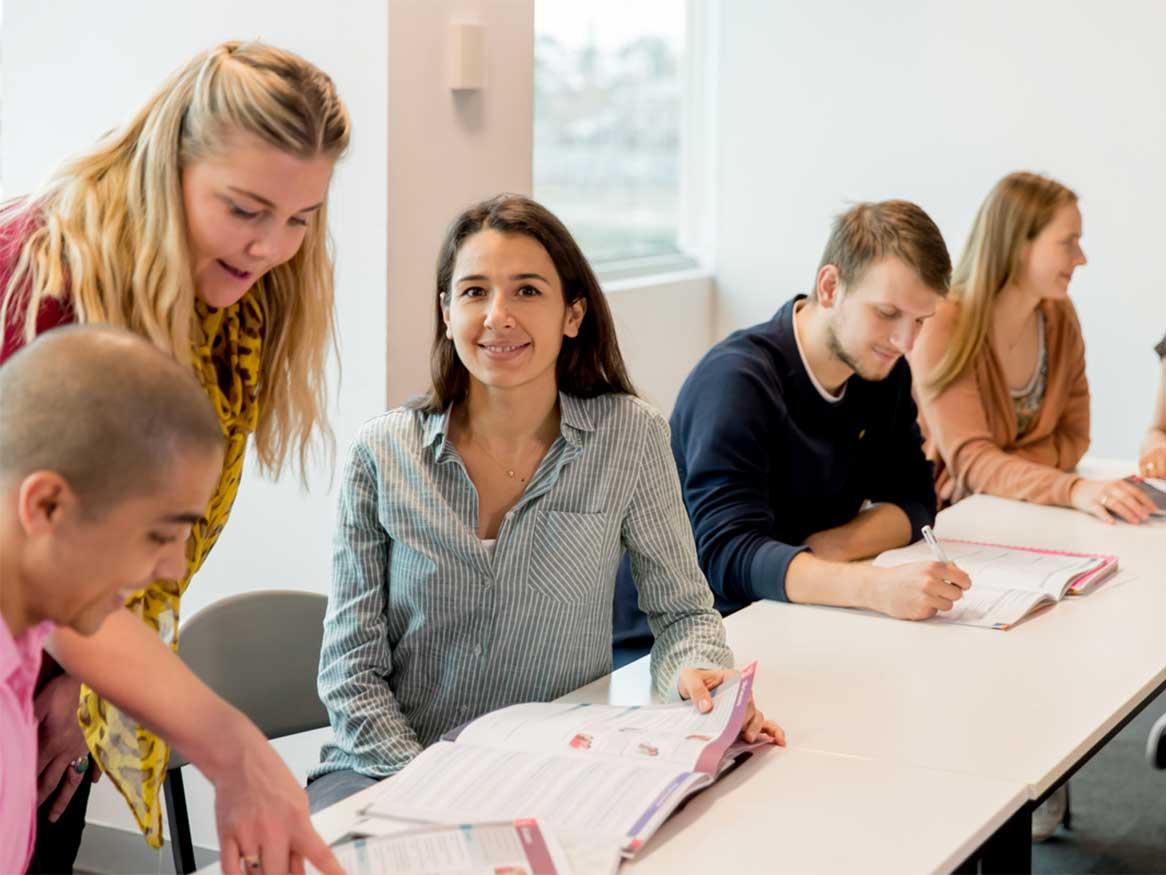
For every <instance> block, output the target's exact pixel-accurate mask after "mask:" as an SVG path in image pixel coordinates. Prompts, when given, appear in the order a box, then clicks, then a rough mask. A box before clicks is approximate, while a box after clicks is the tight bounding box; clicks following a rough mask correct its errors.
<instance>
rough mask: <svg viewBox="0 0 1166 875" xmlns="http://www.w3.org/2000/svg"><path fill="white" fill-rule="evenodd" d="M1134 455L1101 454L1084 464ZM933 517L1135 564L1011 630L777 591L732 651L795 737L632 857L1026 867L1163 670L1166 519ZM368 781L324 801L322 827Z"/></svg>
mask: <svg viewBox="0 0 1166 875" xmlns="http://www.w3.org/2000/svg"><path fill="white" fill-rule="evenodd" d="M1128 467H1129V466H1128V465H1127V464H1123V463H1106V462H1104V461H1102V462H1098V461H1096V460H1095V461H1094V462H1093V463H1092V464H1091V466H1090V470H1089V474H1090V476H1121V475H1122V474H1124V473H1126V469H1127V468H1128ZM936 530H937V532H938V534H939V535H940V536H941V537H960V538H969V539H975V540H989V541H997V542H1002V543H1013V544H1021V545H1026V546H1038V547H1047V548H1051V549H1077V550H1089V551H1095V552H1112V553H1117V554H1118V555H1119V556H1120V560H1121V567H1122V569H1123V572H1122V573H1123V575H1129V576H1132V578H1133V579H1128V580H1126V579H1123V580H1117V581H1114V585H1110V584H1105V585H1103V586H1102V587H1101V588H1099V589H1098V591H1096V592H1094V593H1092V594H1090V595H1087V596H1084V597H1081V598H1079V599H1075V600H1068V601H1065V602H1062V603H1061V604H1059V605H1057V606H1056V607H1055V608H1053V609H1051V610H1049V611H1046V612H1043V613H1041V614H1040V615H1038V616H1036V617H1034V618H1032V619H1030V620H1027V621H1025V622H1023V623H1021V624H1019V625H1017V626H1015V627H1013V628H1012V629H1010V630H1008V631H996V630H989V629H977V628H971V627H965V626H957V625H952V624H946V623H941V622H936V621H928V622H923V623H910V622H904V621H897V620H892V619H889V618H886V617H883V616H880V615H876V614H871V613H866V612H861V611H853V610H845V609H831V608H821V607H810V606H801V605H785V604H777V603H773V602H759V603H757V604H754V605H751V606H750V607H749V608H747V609H745V610H743V611H740V612H739V613H737V614H734V615H733V616H732V617H729V618H728V619H727V620H726V628H727V630H728V636H729V643H730V645H731V646H732V647H733V650H734V652H735V653H736V656H737V659H738V662H739V664H744V663H746V662H748V661H750V660H753V659H756V660H757V661H758V662H759V671H758V674H757V676H756V679H755V683H754V689H755V695H756V699H757V701H758V703H759V704H760V705H761V707H762V708H763V709H764V710H765V711H766V713H767V714H768V715H769V716H772V717H773V718H775V719H777V720H778V721H779V722H780V723H781V724H782V725H783V726H784V727H785V729H786V732H787V734H788V737H789V743H790V748H789V749H788V750H786V751H775V752H773V753H770V754H766V755H765V756H763V757H759V758H755V759H754V760H753V761H751V762H749V763H746V764H745V765H744V766H742V767H741V768H740V769H739V770H737V771H736V772H734V773H733V774H731V775H730V776H728V777H727V778H726V779H725V780H724V781H723V782H721V783H719V784H717V785H715V786H714V787H713V788H712V789H711V790H709V791H706V793H704V794H702V795H701V796H699V797H697V798H696V799H694V800H693V801H692V802H691V803H690V804H689V806H688V807H687V808H686V809H685V810H684V811H682V812H681V813H680V814H679V815H677V817H676V818H674V819H673V820H672V821H670V822H669V823H667V824H666V825H665V826H664V828H663V829H662V830H661V832H660V833H659V835H657V836H656V837H655V838H654V839H653V840H652V842H650V843H649V845H648V847H647V848H646V849H645V851H644V853H643V856H642V858H640V859H638V860H637V861H635V863H634V864H632V865H631V866H630V868H631V869H634V870H636V871H637V872H639V871H642V872H645V873H650V872H657V871H659V872H676V871H708V870H710V869H714V868H716V869H725V870H727V871H732V870H733V869H736V870H738V871H757V870H759V869H767V868H771V867H772V868H774V869H789V870H798V871H826V872H829V871H854V870H860V869H861V870H863V871H866V870H887V871H891V870H895V871H947V870H951V869H952V868H955V867H957V866H959V865H960V864H961V863H962V862H963V861H965V860H967V859H968V858H969V857H970V856H971V855H973V854H977V853H978V852H979V851H978V849H980V850H982V849H983V848H982V846H984V843H985V842H987V845H986V847H988V848H989V851H988V853H989V854H1001V855H1002V856H1001V857H997V858H996V859H995V861H994V862H995V865H996V866H997V867H1000V868H1004V869H1017V870H1019V869H1023V868H1024V867H1025V866H1027V865H1030V858H1029V853H1030V845H1029V837H1028V829H1029V823H1030V818H1031V811H1032V808H1033V807H1034V805H1035V804H1036V803H1037V802H1039V801H1040V800H1041V799H1042V798H1043V797H1044V796H1045V795H1047V794H1048V792H1050V791H1051V790H1052V789H1053V788H1054V787H1056V786H1057V785H1058V784H1059V783H1060V782H1062V781H1063V780H1064V779H1065V778H1066V777H1067V776H1068V775H1069V774H1071V772H1072V771H1074V770H1075V769H1076V768H1078V767H1079V766H1080V765H1081V764H1082V763H1083V762H1084V761H1085V760H1087V759H1088V757H1089V756H1091V755H1092V753H1094V752H1095V751H1096V750H1097V749H1098V748H1099V747H1100V746H1101V745H1102V744H1104V742H1105V741H1106V740H1108V738H1109V737H1111V736H1112V735H1113V734H1114V733H1115V732H1116V731H1117V730H1118V729H1120V728H1121V726H1122V725H1124V723H1125V722H1127V721H1128V720H1129V719H1130V718H1131V717H1132V716H1133V715H1134V714H1136V712H1137V711H1138V710H1140V708H1141V707H1142V706H1144V705H1145V704H1146V702H1148V701H1149V699H1150V698H1151V697H1152V696H1153V695H1154V694H1155V693H1156V692H1157V691H1158V690H1160V689H1162V687H1163V685H1164V684H1166V521H1164V520H1156V521H1154V522H1151V523H1150V524H1147V525H1145V526H1141V527H1133V526H1127V525H1124V524H1118V525H1115V526H1106V525H1105V524H1103V523H1101V522H1099V521H1097V520H1094V519H1092V518H1090V517H1088V516H1086V515H1085V514H1082V513H1078V512H1075V511H1070V510H1064V509H1058V508H1046V507H1039V506H1035V505H1028V504H1022V503H1018V502H1009V501H1004V500H1001V499H996V498H991V497H987V496H976V497H973V498H969V499H966V500H964V501H962V502H960V503H959V504H958V505H957V506H956V507H954V508H950V509H948V510H946V511H944V512H943V513H942V514H941V515H940V518H939V520H938V522H937V525H936ZM648 690H649V684H648V660H647V659H643V660H640V661H638V662H636V663H633V664H631V665H629V666H626V667H625V668H623V669H621V670H620V671H618V672H616V673H615V674H613V675H611V676H608V677H606V678H601V679H600V680H598V681H596V682H595V683H593V684H590V685H588V686H587V687H584V688H583V689H581V690H579V691H577V692H575V693H573V694H571V695H570V696H568V697H567V698H568V699H573V700H577V701H593V702H605V701H606V702H612V703H622V704H633V703H641V702H644V701H646V700H647V698H648ZM375 792H376V788H371V789H370V790H367V791H365V792H364V793H362V794H359V795H357V796H354V797H352V798H351V799H348V800H345V801H344V802H341V803H339V804H338V805H336V806H333V807H332V808H330V809H329V810H327V811H325V812H322V813H321V814H319V815H317V816H316V818H315V823H316V825H317V828H318V829H319V830H320V832H321V833H322V834H323V835H324V837H325V839H327V840H328V841H334V840H336V839H337V838H339V837H341V836H342V835H344V833H346V832H347V831H348V829H349V828H350V826H351V825H352V824H353V823H354V821H355V820H356V819H357V812H358V811H359V810H360V809H361V808H363V807H364V805H365V804H367V801H368V799H369V798H371V796H372V795H373V794H375ZM697 818H699V820H700V823H699V824H695V823H694V821H695V820H696V819H697ZM685 827H691V828H689V829H686V828H685ZM984 862H985V864H987V862H988V859H987V857H985V858H984Z"/></svg>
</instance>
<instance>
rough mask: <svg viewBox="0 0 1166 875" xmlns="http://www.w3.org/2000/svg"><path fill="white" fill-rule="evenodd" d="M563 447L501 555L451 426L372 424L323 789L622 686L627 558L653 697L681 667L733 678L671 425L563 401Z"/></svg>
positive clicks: (359, 450)
mask: <svg viewBox="0 0 1166 875" xmlns="http://www.w3.org/2000/svg"><path fill="white" fill-rule="evenodd" d="M559 406H560V414H561V416H560V419H561V423H562V425H561V432H560V435H559V436H558V437H557V438H556V439H555V442H554V443H553V444H552V445H551V448H550V450H548V452H547V454H546V456H545V457H544V458H543V460H542V463H541V464H540V465H539V467H538V470H537V471H536V472H535V474H534V476H533V477H532V478H531V480H530V483H528V484H527V487H526V490H525V492H524V493H523V495H522V497H521V498H520V499H519V500H518V502H517V503H516V504H515V505H514V507H513V508H512V509H511V510H510V512H509V513H507V514H506V516H505V519H504V521H503V523H502V526H501V528H500V530H499V532H498V540H497V544H496V546H495V547H494V550H493V552H492V553H491V551H490V550H488V549H487V547H486V545H484V544H483V543H482V541H481V540H480V539H479V538H478V495H477V491H476V489H475V488H474V484H473V482H472V481H471V480H470V478H469V475H468V474H467V473H466V469H465V466H464V464H463V463H462V460H461V457H460V456H459V454H458V451H457V448H456V447H454V445H453V444H452V443H451V442H450V441H449V434H448V425H449V414H448V411H447V412H446V413H444V414H426V413H422V412H420V411H416V410H410V409H397V410H393V411H390V412H388V413H386V414H384V415H382V416H380V417H378V418H376V419H374V420H372V421H371V422H369V423H367V424H366V425H365V426H364V427H363V429H362V430H361V432H360V434H359V435H358V437H357V439H356V441H355V443H354V445H353V447H352V450H351V452H350V454H349V457H348V461H347V464H346V466H345V470H344V478H343V484H342V490H341V495H340V507H339V511H338V514H337V522H336V534H335V540H334V547H333V550H334V555H333V574H332V592H331V596H330V598H329V600H328V613H327V617H326V619H325V621H324V642H323V648H322V651H321V654H320V677H319V687H320V697H321V699H323V701H324V704H325V705H327V707H328V712H329V715H330V717H331V722H332V728H333V730H334V731H335V740H334V742H333V743H331V744H328V745H325V747H324V749H323V754H322V758H323V762H322V764H321V765H320V766H319V767H318V768H317V769H316V770H315V772H314V774H316V775H319V774H324V773H326V772H330V771H335V770H339V769H355V770H357V771H359V772H361V773H363V774H366V775H371V776H375V777H384V776H387V775H391V774H393V773H394V772H396V771H398V770H399V769H401V768H402V767H403V766H404V765H405V764H406V763H407V762H408V761H409V760H410V759H411V758H412V757H414V756H416V755H417V754H418V753H419V752H420V751H421V749H422V748H423V747H424V746H425V745H428V744H430V743H432V742H433V741H436V740H437V739H438V738H439V737H440V736H441V735H442V734H443V733H444V732H446V731H448V730H450V729H452V728H454V727H456V726H458V725H459V724H461V723H463V722H465V721H467V720H470V719H472V718H474V717H477V716H478V715H480V714H484V713H486V712H488V711H492V710H494V709H496V708H501V707H504V706H506V705H511V704H514V703H517V702H529V701H547V700H550V699H554V698H556V697H558V696H561V695H563V694H565V693H568V692H570V691H571V690H574V689H576V688H578V687H580V686H582V685H583V684H586V683H589V682H590V681H593V680H595V679H596V678H598V677H602V676H603V675H605V674H607V673H609V672H610V671H611V622H612V621H611V610H612V592H613V589H614V586H615V577H616V569H617V567H618V565H619V561H620V557H621V555H622V553H623V552H624V551H625V550H626V551H627V552H628V553H629V554H630V555H631V559H632V569H633V574H634V577H635V580H636V583H637V586H638V589H639V593H640V605H641V607H642V608H643V610H644V611H645V612H646V613H647V615H648V619H649V622H650V624H651V626H652V631H653V632H654V633H655V636H656V643H655V646H654V647H653V649H652V679H653V688H654V692H655V694H656V696H657V697H659V698H662V699H675V698H676V696H677V693H676V685H677V681H678V679H679V674H680V671H681V669H682V668H686V667H697V668H714V667H729V666H731V665H732V654H731V653H730V651H729V649H728V647H727V646H726V645H725V634H724V627H723V626H722V625H721V619H720V616H719V615H718V614H717V612H716V611H715V610H714V608H713V599H712V594H711V592H710V590H709V588H708V584H707V582H706V581H705V578H704V576H703V575H702V573H701V570H700V567H699V566H698V564H697V560H696V549H695V546H694V544H693V539H692V530H691V528H690V526H689V522H688V516H687V515H686V513H685V510H684V504H683V502H682V500H681V497H680V484H679V479H678V477H677V474H676V465H675V462H674V461H673V459H672V451H671V449H670V447H669V440H668V424H667V422H666V421H665V420H664V418H663V417H662V416H660V414H659V413H657V412H656V411H655V410H653V409H652V408H651V407H649V406H648V405H646V404H644V403H643V402H642V401H640V400H638V399H636V398H633V397H631V396H627V395H616V394H611V395H604V396H600V397H598V398H591V399H581V398H575V397H572V396H569V395H563V394H561V395H560V396H559Z"/></svg>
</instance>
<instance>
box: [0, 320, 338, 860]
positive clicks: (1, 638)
mask: <svg viewBox="0 0 1166 875" xmlns="http://www.w3.org/2000/svg"><path fill="white" fill-rule="evenodd" d="M225 446H226V444H225V440H224V436H223V432H222V428H221V426H220V424H219V419H218V416H217V414H216V412H215V410H214V408H213V406H212V405H211V403H210V401H209V399H208V398H207V396H206V393H205V392H204V391H203V389H202V387H201V386H200V385H199V383H198V381H197V380H196V379H195V378H194V376H193V375H192V374H191V373H190V371H189V369H187V368H185V367H183V366H182V365H180V364H178V363H177V362H176V361H175V360H174V359H173V358H172V357H170V356H168V355H166V354H165V353H163V352H162V351H161V350H159V349H158V348H157V347H155V346H153V345H152V344H150V343H149V342H147V341H145V340H143V339H141V338H139V337H137V336H136V335H134V334H131V333H129V332H127V331H123V330H121V329H115V328H109V327H99V326H84V327H71V328H60V329H57V330H55V331H52V332H49V333H47V334H45V335H43V336H42V337H41V338H40V339H38V340H36V341H35V342H33V343H32V344H30V345H29V346H27V347H25V348H24V349H23V350H21V351H20V352H18V353H16V354H15V355H14V356H13V357H12V358H11V359H9V360H8V361H7V362H6V363H5V364H4V365H3V366H2V367H0V620H2V621H0V726H2V727H3V728H4V732H3V735H2V736H0V872H23V871H24V870H25V869H26V868H27V866H28V864H29V859H30V856H31V854H32V849H33V845H34V841H35V831H36V822H37V821H36V808H37V778H38V772H40V771H41V770H40V768H39V765H38V762H37V724H38V715H37V714H36V712H35V710H34V706H33V694H34V690H35V684H36V679H37V674H38V671H39V668H40V663H41V653H42V647H44V648H46V649H47V650H48V651H49V652H50V653H51V654H52V656H53V657H54V658H55V659H56V660H57V661H58V662H59V663H60V664H61V665H62V666H64V667H65V669H66V670H67V671H69V672H70V673H71V674H73V675H75V676H76V677H78V678H80V679H81V680H82V682H84V683H86V684H89V685H90V686H92V687H93V688H94V689H95V690H96V691H97V692H98V693H100V694H101V695H102V696H104V697H106V698H108V699H109V701H111V702H113V703H115V704H116V705H117V706H118V707H119V708H121V709H123V710H125V711H126V712H127V713H129V714H132V715H133V716H134V717H135V719H138V720H140V721H142V723H143V724H144V725H147V726H149V727H150V728H151V729H153V730H155V731H157V732H158V733H159V734H160V735H161V736H162V737H164V738H165V739H167V741H168V742H169V743H171V744H173V745H174V746H175V747H177V748H178V749H180V750H182V751H183V752H184V753H186V754H187V756H188V757H189V758H190V759H191V761H192V762H194V764H195V765H196V766H197V767H198V768H199V769H200V770H201V771H202V772H203V773H204V774H206V775H207V777H208V778H210V780H211V781H212V782H213V783H214V784H215V789H216V801H217V804H216V808H217V813H218V821H219V828H220V838H222V839H223V840H224V854H228V853H229V850H228V848H229V846H230V844H233V843H235V842H237V841H238V840H239V838H240V837H239V836H237V835H236V834H235V831H233V830H235V828H238V827H239V826H240V824H241V823H242V822H244V821H245V820H247V819H248V818H249V819H250V823H249V825H248V826H247V827H246V828H245V829H246V830H248V831H250V832H254V833H258V834H256V835H253V836H252V835H248V836H247V839H246V840H247V841H254V842H256V843H260V844H261V843H262V841H263V839H265V838H270V835H263V834H262V833H264V832H265V824H264V822H263V820H264V818H265V817H270V816H272V815H274V817H275V818H281V817H285V816H287V815H288V814H289V812H290V813H291V816H292V817H294V816H295V814H296V809H297V803H298V807H299V808H300V809H302V808H303V801H304V799H303V797H304V794H303V791H302V790H301V789H300V787H299V786H298V783H297V782H296V780H295V778H294V777H292V775H291V774H290V772H288V771H287V768H286V767H285V766H284V765H283V764H282V762H281V761H280V759H279V758H278V756H277V755H276V754H275V753H274V752H273V751H272V750H271V747H270V745H269V744H268V743H267V740H266V738H264V737H263V735H262V734H261V733H260V732H259V730H258V729H257V728H256V727H255V726H254V725H253V724H251V723H250V721H248V720H247V718H246V717H244V716H243V715H242V714H241V713H240V712H239V711H237V710H236V709H235V708H233V707H232V706H230V705H228V704H227V703H226V702H225V701H223V700H222V699H220V698H219V697H218V696H216V695H215V694H214V693H212V692H211V691H210V690H209V689H208V688H207V687H206V686H205V685H204V684H202V683H201V682H200V681H199V680H198V679H197V678H196V677H195V676H194V675H193V674H192V673H191V672H190V671H189V670H188V669H187V668H186V667H185V666H183V664H182V663H181V662H180V661H179V659H178V657H177V656H176V655H175V654H174V653H173V652H172V651H171V650H170V649H169V648H168V647H167V646H166V645H165V644H164V643H163V642H162V641H161V639H159V638H158V637H157V636H156V635H154V634H152V633H151V632H150V631H149V630H148V629H147V628H146V627H145V626H144V625H143V624H142V623H141V622H140V621H139V620H137V619H136V618H135V617H133V616H132V615H131V614H130V612H129V611H128V610H127V609H126V608H125V604H126V601H127V599H128V597H129V596H130V595H131V594H133V593H135V592H137V591H139V590H142V589H144V588H145V587H147V586H149V585H150V583H151V582H152V581H154V580H157V579H159V578H173V577H176V576H179V575H180V574H181V573H182V571H183V569H184V568H185V563H186V543H187V537H188V535H189V533H190V529H191V527H192V526H193V525H194V524H195V523H197V522H198V521H199V520H200V519H201V517H202V515H203V512H204V509H205V508H206V505H207V502H208V500H209V499H210V496H211V494H212V493H213V492H214V489H215V486H216V484H217V483H218V480H219V473H220V471H221V470H222V464H223V454H224V451H225ZM103 625H104V626H106V627H107V628H108V627H110V626H114V627H116V628H115V632H116V634H103V635H102V636H101V639H100V640H101V641H102V642H103V643H102V644H101V647H100V653H99V654H97V656H98V657H99V658H97V659H94V654H93V652H92V645H88V646H86V647H82V646H81V642H82V641H83V636H93V635H94V633H96V632H97V631H98V629H99V628H101V627H102V626H103ZM240 751H242V753H240ZM240 757H242V758H243V759H244V760H245V762H240ZM69 768H70V771H72V772H73V774H71V775H70V776H69V779H70V780H81V779H82V777H81V776H83V775H84V773H85V771H86V769H76V768H75V767H73V766H72V765H71V764H70V766H69ZM257 774H258V775H262V776H263V777H261V778H260V779H258V780H257V779H256V775H257ZM268 812H270V814H268ZM301 817H302V820H300V821H298V822H296V821H294V820H293V824H294V828H293V830H292V834H291V839H290V841H289V839H288V838H287V837H285V838H284V839H283V841H284V843H285V844H288V845H290V846H291V847H292V848H293V851H292V854H293V856H292V857H291V858H290V859H291V861H292V867H291V871H296V868H295V867H296V866H297V863H296V860H297V855H296V851H295V850H294V849H295V848H296V846H297V844H298V845H299V846H300V853H302V855H303V856H304V857H309V858H311V859H312V860H313V861H314V862H315V861H317V860H319V861H320V862H319V863H318V864H317V865H324V866H326V867H327V871H336V870H335V869H334V868H333V867H332V864H334V860H332V859H331V855H330V852H329V851H328V849H327V847H326V846H324V845H323V843H322V841H321V840H320V839H319V837H318V836H316V835H315V833H314V832H313V831H312V829H311V826H310V824H309V823H308V820H307V817H306V814H302V815H301ZM280 822H281V821H280V820H278V819H273V820H271V821H270V822H269V823H267V824H266V826H267V827H272V826H274V825H276V824H279V823H280ZM282 822H284V823H286V822H287V821H286V819H285V820H284V821H282ZM270 833H273V834H276V835H277V836H278V833H277V830H275V829H272V830H270ZM236 859H237V856H236ZM271 859H272V860H275V859H281V862H280V863H279V864H276V865H275V866H271V867H270V868H273V869H274V868H279V867H283V866H286V865H287V861H288V860H289V856H288V850H287V849H286V848H285V849H284V851H283V856H282V858H280V857H279V855H278V854H273V855H272V857H271ZM257 862H259V861H257ZM298 865H299V867H300V871H302V862H301V863H299V864H298ZM255 868H259V867H258V866H256V867H255ZM280 870H281V871H287V870H286V869H282V868H281V869H280Z"/></svg>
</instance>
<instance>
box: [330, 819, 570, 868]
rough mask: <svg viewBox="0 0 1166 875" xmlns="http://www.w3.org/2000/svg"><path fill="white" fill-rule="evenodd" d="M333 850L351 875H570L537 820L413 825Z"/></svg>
mask: <svg viewBox="0 0 1166 875" xmlns="http://www.w3.org/2000/svg"><path fill="white" fill-rule="evenodd" d="M332 851H333V853H334V854H335V855H336V859H337V861H338V862H339V863H340V865H341V867H343V869H344V871H345V872H346V873H348V875H572V870H571V868H570V864H569V862H568V861H567V856H566V854H565V852H564V851H563V849H562V848H561V847H560V846H559V844H558V842H557V841H555V839H554V837H553V836H552V835H551V834H549V833H548V832H547V831H545V830H543V829H542V828H541V827H540V825H539V824H538V822H537V821H533V820H520V821H514V822H504V823H475V824H463V825H459V826H425V827H417V826H416V825H414V826H413V827H412V828H411V829H406V830H403V831H397V832H393V833H391V834H389V835H383V836H370V837H367V838H358V839H355V840H354V841H350V842H346V843H345V844H342V845H337V846H336V847H334V848H333V849H332ZM312 872H316V870H315V868H314V867H313V868H312Z"/></svg>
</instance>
